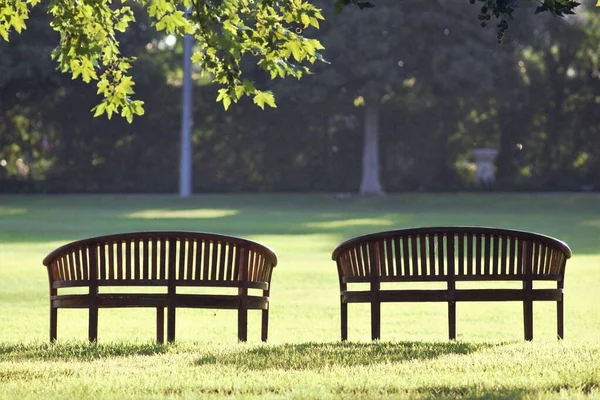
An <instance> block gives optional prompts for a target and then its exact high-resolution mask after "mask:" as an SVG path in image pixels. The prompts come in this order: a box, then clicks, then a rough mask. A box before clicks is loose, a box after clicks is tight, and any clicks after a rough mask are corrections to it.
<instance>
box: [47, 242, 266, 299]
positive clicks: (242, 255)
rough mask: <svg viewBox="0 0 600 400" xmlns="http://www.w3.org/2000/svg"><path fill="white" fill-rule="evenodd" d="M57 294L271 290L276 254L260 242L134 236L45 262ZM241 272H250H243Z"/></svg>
mask: <svg viewBox="0 0 600 400" xmlns="http://www.w3.org/2000/svg"><path fill="white" fill-rule="evenodd" d="M43 263H44V265H45V266H46V267H47V268H48V274H49V278H50V283H51V287H52V288H61V287H77V286H89V285H90V284H96V283H97V284H98V285H99V286H166V285H175V286H224V287H240V286H241V285H244V286H246V287H249V288H256V289H263V290H268V288H269V284H270V282H271V271H272V268H273V267H274V266H275V265H277V256H276V255H275V253H274V252H273V251H272V250H271V249H269V248H267V247H265V246H263V245H261V244H259V243H256V242H252V241H250V240H246V239H241V238H237V237H233V236H226V235H217V234H212V233H199V232H132V233H124V234H117V235H110V236H100V237H94V238H89V239H84V240H80V241H76V242H72V243H69V244H66V245H64V246H62V247H59V248H57V249H56V250H54V251H53V252H51V253H50V254H49V255H48V256H47V257H46V258H45V259H44V261H43ZM240 266H245V268H244V267H242V268H240Z"/></svg>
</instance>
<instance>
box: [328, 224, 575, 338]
mask: <svg viewBox="0 0 600 400" xmlns="http://www.w3.org/2000/svg"><path fill="white" fill-rule="evenodd" d="M570 257H571V250H570V249H569V247H568V246H567V245H566V244H565V243H563V242H561V241H559V240H557V239H554V238H551V237H548V236H544V235H540V234H536V233H531V232H521V231H516V230H507V229H496V228H479V227H430V228H416V229H403V230H396V231H389V232H380V233H374V234H370V235H364V236H360V237H356V238H353V239H350V240H347V241H345V242H343V243H341V244H340V245H339V246H337V248H336V249H335V250H334V252H333V255H332V258H333V260H334V261H336V262H337V270H338V275H339V284H340V294H341V333H342V340H346V339H347V338H348V303H370V304H371V337H372V339H373V340H375V339H379V337H380V304H381V303H382V302H447V303H448V329H449V337H450V339H455V338H456V302H458V301H521V302H523V320H524V331H525V340H532V339H533V301H537V300H540V301H556V304H557V325H558V337H559V338H561V339H562V338H563V336H564V327H563V304H564V303H563V287H564V276H565V265H566V261H567V259H568V258H570ZM466 281H476V282H480V281H518V282H522V285H523V286H522V289H520V288H517V289H483V288H482V289H459V288H457V287H456V284H457V283H459V282H466ZM534 281H555V282H556V289H534V288H533V282H534ZM392 282H398V283H403V282H440V283H441V282H443V283H445V285H444V286H445V287H444V288H443V289H404V290H402V289H393V290H392V289H389V290H388V289H385V290H384V289H382V288H381V284H382V283H383V284H386V285H387V284H388V283H392ZM360 283H363V285H364V284H365V283H368V284H369V290H349V289H348V286H349V285H351V286H352V287H353V288H355V287H356V286H357V285H356V284H360Z"/></svg>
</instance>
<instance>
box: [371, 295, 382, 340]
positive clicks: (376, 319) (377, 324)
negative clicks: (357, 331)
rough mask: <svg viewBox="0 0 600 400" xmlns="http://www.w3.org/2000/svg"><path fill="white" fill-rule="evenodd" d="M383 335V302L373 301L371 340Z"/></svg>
mask: <svg viewBox="0 0 600 400" xmlns="http://www.w3.org/2000/svg"><path fill="white" fill-rule="evenodd" d="M380 336H381V303H380V302H378V301H372V302H371V340H378V339H379V338H380Z"/></svg>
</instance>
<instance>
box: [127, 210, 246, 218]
mask: <svg viewBox="0 0 600 400" xmlns="http://www.w3.org/2000/svg"><path fill="white" fill-rule="evenodd" d="M239 212H240V211H239V210H226V209H218V208H205V209H196V210H169V209H153V210H142V211H136V212H132V213H129V214H127V218H141V219H161V218H165V219H179V218H188V219H212V218H223V217H230V216H232V215H236V214H239Z"/></svg>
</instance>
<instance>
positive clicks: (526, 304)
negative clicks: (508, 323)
mask: <svg viewBox="0 0 600 400" xmlns="http://www.w3.org/2000/svg"><path fill="white" fill-rule="evenodd" d="M523 327H524V330H525V340H533V301H532V300H525V301H523Z"/></svg>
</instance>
